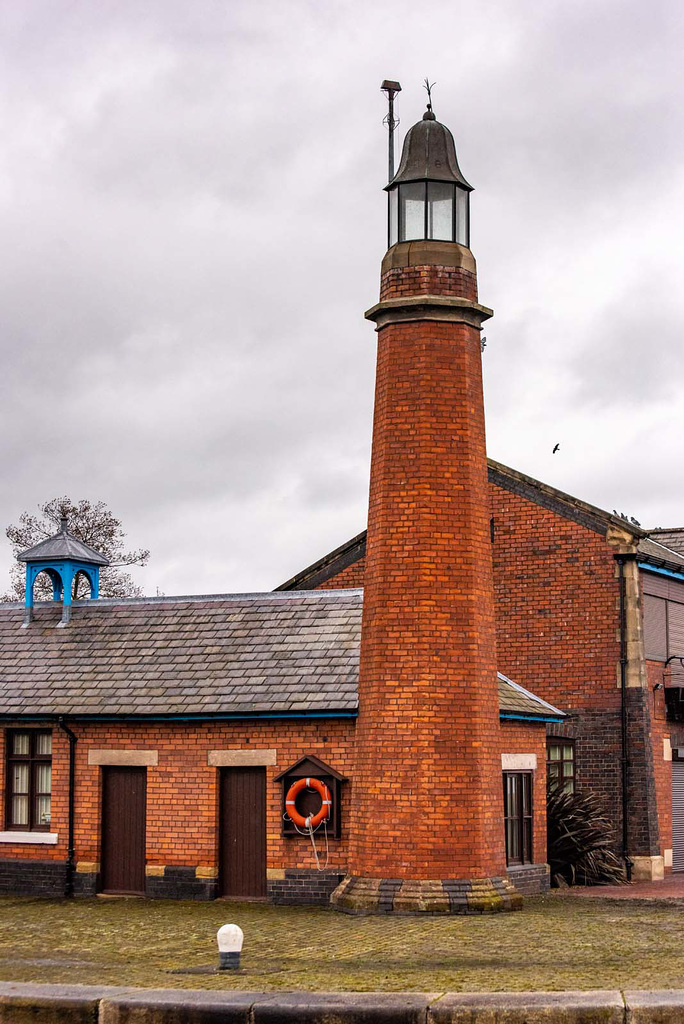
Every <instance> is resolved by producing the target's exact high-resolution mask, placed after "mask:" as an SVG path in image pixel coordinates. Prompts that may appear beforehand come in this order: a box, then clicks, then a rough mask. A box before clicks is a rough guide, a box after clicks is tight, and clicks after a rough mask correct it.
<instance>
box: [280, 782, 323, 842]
mask: <svg viewBox="0 0 684 1024" xmlns="http://www.w3.org/2000/svg"><path fill="white" fill-rule="evenodd" d="M303 789H315V790H316V792H317V793H318V795H319V796H320V798H321V809H320V811H318V812H317V813H316V814H309V815H308V816H307V817H306V818H305V817H304V815H303V814H300V813H299V811H298V810H297V808H296V807H295V801H296V799H297V797H298V796H299V794H300V793H301V791H302V790H303ZM331 807H332V800H331V799H330V790H329V789H328V787H327V786H326V784H325V783H324V782H321V780H320V779H311V778H305V779H297V781H296V782H295V783H293V784H292V785H291V786H290V788H289V789H288V791H287V795H286V796H285V811H286V813H287V815H288V817H289V818H290V819H291V820H292V821H293V822H294V824H295V825H298V826H299V828H306V829H314V828H318V826H319V825H320V824H321V822H322V821H327V819H328V818H329V817H330V809H331Z"/></svg>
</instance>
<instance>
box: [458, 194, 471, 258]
mask: <svg viewBox="0 0 684 1024" xmlns="http://www.w3.org/2000/svg"><path fill="white" fill-rule="evenodd" d="M468 234H469V231H468V193H467V192H466V190H465V189H463V188H458V187H457V188H456V241H457V242H459V243H460V244H461V245H470V239H469V237H468Z"/></svg>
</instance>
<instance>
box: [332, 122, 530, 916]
mask: <svg viewBox="0 0 684 1024" xmlns="http://www.w3.org/2000/svg"><path fill="white" fill-rule="evenodd" d="M387 190H388V192H389V215H390V230H389V242H390V248H389V250H388V252H387V254H386V255H385V258H384V260H383V263H382V277H381V288H380V302H379V303H378V304H377V305H375V306H373V308H372V309H370V310H369V311H368V312H367V313H366V317H367V318H368V319H369V320H372V321H374V322H375V324H376V325H377V326H376V330H377V332H378V359H377V378H376V394H375V416H374V426H373V449H372V458H371V481H370V503H369V513H368V543H367V555H366V570H365V586H364V611H363V629H362V639H361V665H360V678H359V718H358V723H357V730H356V733H357V738H356V772H355V778H354V797H353V803H354V806H353V808H352V817H351V835H350V860H349V874H348V876H347V877H346V878H345V879H344V881H343V882H342V883H341V885H340V886H339V887H338V889H337V890H336V891H335V893H334V894H333V898H332V901H333V904H334V905H336V906H337V907H338V908H339V909H341V910H346V911H348V912H352V913H354V912H355V913H373V912H376V913H377V912H387V911H394V912H403V913H407V912H418V911H426V912H431V913H435V912H445V913H468V912H482V911H486V910H506V909H514V908H516V907H518V906H520V905H521V899H520V897H519V896H518V894H517V892H516V891H515V889H514V888H513V886H512V885H511V883H510V882H509V881H508V879H507V878H506V866H505V864H506V858H505V848H504V832H503V808H502V785H501V758H500V741H499V710H498V698H497V675H496V635H495V619H494V589H493V581H492V560H491V541H490V531H489V502H488V491H487V487H488V484H487V461H486V449H485V424H484V403H483V394H482V365H481V351H480V328H481V324H482V322H483V321H484V320H486V319H487V318H488V317H490V316H491V315H492V311H491V310H489V309H487V308H486V307H485V306H482V305H480V304H479V302H478V296H477V277H476V268H475V260H474V258H473V255H472V253H471V252H470V249H469V247H468V246H469V193H470V191H471V186H470V185H469V184H468V183H467V181H466V180H465V178H464V177H463V175H462V174H461V171H460V169H459V167H458V162H457V159H456V150H455V147H454V141H453V138H452V136H451V133H450V132H449V130H448V129H447V128H446V127H444V125H442V124H440V123H439V122H438V121H436V120H435V118H434V114H432V111H431V109H430V108H429V107H428V111H427V113H426V114H425V115H424V118H423V120H422V121H420V122H418V124H416V125H414V126H413V128H411V129H410V131H409V132H408V134H407V136H406V140H405V142H404V149H403V153H402V159H401V163H400V166H399V170H398V172H397V174H396V175H395V177H394V179H393V180H392V181H391V182H390V184H389V185H388V186H387Z"/></svg>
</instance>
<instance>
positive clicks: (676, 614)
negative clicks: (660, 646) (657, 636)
mask: <svg viewBox="0 0 684 1024" xmlns="http://www.w3.org/2000/svg"><path fill="white" fill-rule="evenodd" d="M667 646H668V652H667V653H668V654H681V655H684V604H675V602H674V601H668V602H667Z"/></svg>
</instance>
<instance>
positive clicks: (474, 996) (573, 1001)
mask: <svg viewBox="0 0 684 1024" xmlns="http://www.w3.org/2000/svg"><path fill="white" fill-rule="evenodd" d="M683 1020H684V990H672V991H669V990H660V991H648V990H646V991H631V990H628V991H625V992H618V991H608V990H606V991H603V990H597V991H592V992H475V993H469V992H459V993H455V992H451V993H449V992H447V993H431V992H263V993H262V992H233V991H218V990H216V989H214V990H202V991H198V990H193V989H141V988H124V987H111V986H101V987H100V986H90V985H32V984H25V983H23V982H0V1024H680V1022H681V1021H683Z"/></svg>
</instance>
